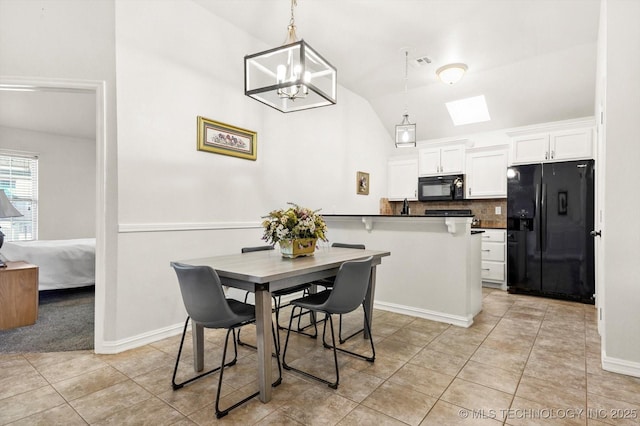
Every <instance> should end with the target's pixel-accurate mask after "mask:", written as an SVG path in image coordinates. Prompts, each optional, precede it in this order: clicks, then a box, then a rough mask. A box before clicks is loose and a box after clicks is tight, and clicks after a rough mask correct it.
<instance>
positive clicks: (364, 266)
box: [282, 256, 376, 389]
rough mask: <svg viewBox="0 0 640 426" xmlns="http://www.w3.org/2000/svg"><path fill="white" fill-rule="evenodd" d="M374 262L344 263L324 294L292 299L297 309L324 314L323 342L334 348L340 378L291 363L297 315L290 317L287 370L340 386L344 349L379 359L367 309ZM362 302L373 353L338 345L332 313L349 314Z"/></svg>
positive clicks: (284, 360) (326, 345) (352, 353)
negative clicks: (328, 333) (328, 377)
mask: <svg viewBox="0 0 640 426" xmlns="http://www.w3.org/2000/svg"><path fill="white" fill-rule="evenodd" d="M372 263H373V257H372V256H369V257H367V258H366V259H362V260H353V261H348V262H344V263H343V264H342V265H340V269H339V270H338V274H337V275H336V279H335V282H334V283H333V288H332V289H331V290H324V291H322V292H320V293H314V294H310V295H309V296H305V297H302V298H300V299H296V300H293V301H291V304H292V305H293V310H294V311H295V310H296V309H300V310H302V309H309V310H311V311H314V312H317V313H324V314H325V320H324V327H323V330H322V344H323V346H324V347H325V348H329V349H333V360H334V363H335V369H336V380H335V381H334V382H330V381H328V380H326V379H323V378H321V377H318V376H315V375H313V374H311V373H309V372H306V371H303V370H300V369H298V368H294V367H292V366H291V365H289V364H287V361H286V358H287V347H288V345H289V336H290V335H291V326H292V324H293V316H292V317H291V318H290V319H289V329H288V330H287V338H286V340H285V343H284V351H283V353H282V366H283V367H284V368H285V369H286V370H293V371H296V372H298V373H301V374H303V375H305V376H307V377H310V378H313V379H316V380H319V381H320V382H322V383H326V384H327V385H328V386H329V387H330V388H333V389H337V388H338V384H339V382H340V371H339V368H338V355H337V352H338V351H340V352H344V353H347V354H350V355H353V356H356V357H359V358H362V359H364V360H366V361H369V362H374V361H375V358H376V350H375V347H374V345H373V336H372V335H371V328H370V327H369V313H368V312H367V309H366V306H365V303H364V299H365V296H366V294H367V289H368V288H369V278H370V276H371V266H372ZM360 305H362V308H363V309H364V317H365V322H364V323H365V327H366V329H367V332H368V334H369V336H370V338H369V341H370V343H371V356H367V355H363V354H359V353H356V352H352V351H349V350H346V349H343V348H338V347H337V346H336V339H335V332H334V328H333V319H332V315H335V314H347V313H349V312H352V311H354V310H355V309H357V308H358V306H360ZM327 323H329V328H330V330H331V345H329V344H327V343H326V341H325V335H326V331H327Z"/></svg>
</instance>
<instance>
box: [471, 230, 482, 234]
mask: <svg viewBox="0 0 640 426" xmlns="http://www.w3.org/2000/svg"><path fill="white" fill-rule="evenodd" d="M483 232H484V231H479V230H477V229H472V230H471V235H476V234H482V233H483Z"/></svg>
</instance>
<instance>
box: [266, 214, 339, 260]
mask: <svg viewBox="0 0 640 426" xmlns="http://www.w3.org/2000/svg"><path fill="white" fill-rule="evenodd" d="M288 204H289V205H290V206H291V207H289V208H288V209H286V210H283V209H280V210H274V211H272V212H270V213H269V214H268V215H267V216H264V221H263V222H262V226H263V227H264V235H263V236H262V239H263V240H265V241H267V242H269V243H271V244H276V243H278V244H280V252H281V253H282V256H284V257H291V258H295V257H298V256H313V252H314V251H315V249H316V242H317V241H318V239H321V240H323V241H327V237H326V236H325V234H326V233H327V225H326V223H325V222H324V219H323V218H322V216H320V215H319V214H318V212H319V211H320V210H311V209H308V208H304V207H300V206H299V205H297V204H294V203H288Z"/></svg>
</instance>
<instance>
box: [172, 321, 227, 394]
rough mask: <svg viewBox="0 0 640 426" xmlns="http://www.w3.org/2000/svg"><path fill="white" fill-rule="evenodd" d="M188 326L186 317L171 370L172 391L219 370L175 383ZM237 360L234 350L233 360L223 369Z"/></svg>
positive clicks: (217, 368) (218, 368) (215, 369)
mask: <svg viewBox="0 0 640 426" xmlns="http://www.w3.org/2000/svg"><path fill="white" fill-rule="evenodd" d="M188 325H189V317H187V320H186V321H185V322H184V329H183V330H182V339H180V348H179V349H178V356H177V357H176V365H175V367H174V369H173V376H172V377H171V387H172V388H173V390H177V389H180V388H182V387H183V386H184V385H186V384H188V383H191V382H193V381H194V380H198V379H199V378H201V377H204V376H206V375H209V374H211V373H215V372H216V371H218V370H220V367H216V368H214V369H213V370H209V371H205V372H204V373H201V374H198V375H197V376H194V377H192V378H190V379H187V380H185V381H184V382H181V383H176V375H177V373H178V365H179V364H180V356H181V355H182V348H183V346H184V337H185V335H186V334H187V326H188ZM237 360H238V351H237V350H236V352H235V356H234V358H233V360H231V361H230V362H229V363H228V364H226V365H225V367H230V366H232V365H234V364H235V363H236V361H237Z"/></svg>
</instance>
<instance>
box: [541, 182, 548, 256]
mask: <svg viewBox="0 0 640 426" xmlns="http://www.w3.org/2000/svg"><path fill="white" fill-rule="evenodd" d="M540 248H541V249H542V251H546V250H547V184H546V183H543V184H542V195H541V196H540Z"/></svg>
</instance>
